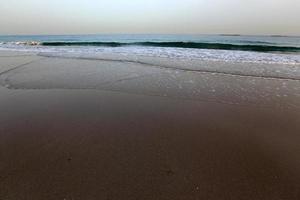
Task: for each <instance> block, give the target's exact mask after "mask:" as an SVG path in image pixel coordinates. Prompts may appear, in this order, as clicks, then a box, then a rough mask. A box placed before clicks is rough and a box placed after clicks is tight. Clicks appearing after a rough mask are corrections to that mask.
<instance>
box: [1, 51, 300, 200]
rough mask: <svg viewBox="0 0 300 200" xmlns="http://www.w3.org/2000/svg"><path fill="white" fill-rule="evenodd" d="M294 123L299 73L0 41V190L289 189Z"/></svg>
mask: <svg viewBox="0 0 300 200" xmlns="http://www.w3.org/2000/svg"><path fill="white" fill-rule="evenodd" d="M170 65H171V64H170ZM299 132H300V82H299V81H293V80H281V79H264V78H259V77H237V76H230V75H226V74H214V73H204V72H196V73H194V72H186V71H180V70H176V69H166V68H155V67H151V66H144V65H142V64H138V63H120V62H111V61H99V60H80V59H72V58H64V59H60V58H45V57H41V56H38V55H34V54H30V55H25V56H22V55H21V53H20V52H3V51H0V199H5V200H14V199H32V200H39V199H46V200H52V199H53V200H57V199H66V200H71V199H72V200H75V199H145V200H148V199H149V200H152V199H174V200H176V199H178V200H179V199H180V200H181V199H218V200H222V199H224V200H225V199H233V200H235V199H236V200H239V199H249V200H253V199H266V200H269V199H283V198H284V199H291V200H293V199H295V200H296V199H298V198H300V196H299V195H300V190H299V188H300V187H299V186H300V170H299V169H300V162H299V159H298V157H299V154H300V149H299V142H300V137H299Z"/></svg>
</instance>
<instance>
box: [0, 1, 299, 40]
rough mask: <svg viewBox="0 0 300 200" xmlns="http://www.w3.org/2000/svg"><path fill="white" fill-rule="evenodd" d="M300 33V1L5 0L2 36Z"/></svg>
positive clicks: (1, 11) (0, 11)
mask: <svg viewBox="0 0 300 200" xmlns="http://www.w3.org/2000/svg"><path fill="white" fill-rule="evenodd" d="M80 33H82V34H85V33H188V34H189V33H191V34H201V33H213V34H216V33H239V34H290V35H300V0H0V34H80Z"/></svg>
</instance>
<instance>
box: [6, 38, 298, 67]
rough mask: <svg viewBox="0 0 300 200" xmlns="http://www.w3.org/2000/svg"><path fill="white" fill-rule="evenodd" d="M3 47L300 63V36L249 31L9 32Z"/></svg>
mask: <svg viewBox="0 0 300 200" xmlns="http://www.w3.org/2000/svg"><path fill="white" fill-rule="evenodd" d="M0 50H13V51H22V52H36V53H40V54H47V55H60V56H64V55H68V56H70V55H72V54H73V55H76V57H80V56H83V57H86V56H87V55H88V56H89V58H92V57H93V55H97V56H98V57H99V55H101V54H103V55H104V54H105V55H107V54H113V55H122V56H123V57H126V56H143V57H150V58H151V57H162V58H170V59H179V60H180V59H181V60H186V59H188V60H204V61H225V62H246V63H266V64H283V65H284V64H288V65H299V64H300V37H296V36H281V35H271V36H246V35H157V34H154V35H153V34H152V35H147V34H140V35H136V34H134V35H133V34H121V35H120V34H102V35H9V36H5V35H2V36H0Z"/></svg>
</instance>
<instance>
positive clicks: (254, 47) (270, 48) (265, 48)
mask: <svg viewBox="0 0 300 200" xmlns="http://www.w3.org/2000/svg"><path fill="white" fill-rule="evenodd" d="M33 45H35V43H33ZM40 45H42V46H101V47H123V46H146V47H173V48H193V49H219V50H239V51H256V52H287V53H288V52H300V47H293V46H274V45H265V44H227V43H205V42H131V43H122V42H42V43H40Z"/></svg>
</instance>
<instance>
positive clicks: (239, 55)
mask: <svg viewBox="0 0 300 200" xmlns="http://www.w3.org/2000/svg"><path fill="white" fill-rule="evenodd" d="M0 49H5V50H16V51H29V52H37V53H55V54H60V55H61V56H63V55H64V53H67V54H70V53H74V54H76V56H78V55H80V54H84V55H87V54H89V57H93V55H96V56H97V57H98V56H99V54H101V53H103V54H109V53H112V54H118V55H121V56H145V57H160V58H170V59H182V60H204V61H225V62H242V63H260V64H284V65H285V64H288V65H300V55H299V54H280V53H278V54H277V53H261V52H250V51H232V50H214V49H185V48H170V47H143V46H130V47H84V46H81V47H76V46H72V47H62V46H61V47H53V46H52V47H50V46H41V45H40V43H39V42H35V41H29V42H28V41H26V42H22V41H21V42H8V43H4V42H2V43H0Z"/></svg>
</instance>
